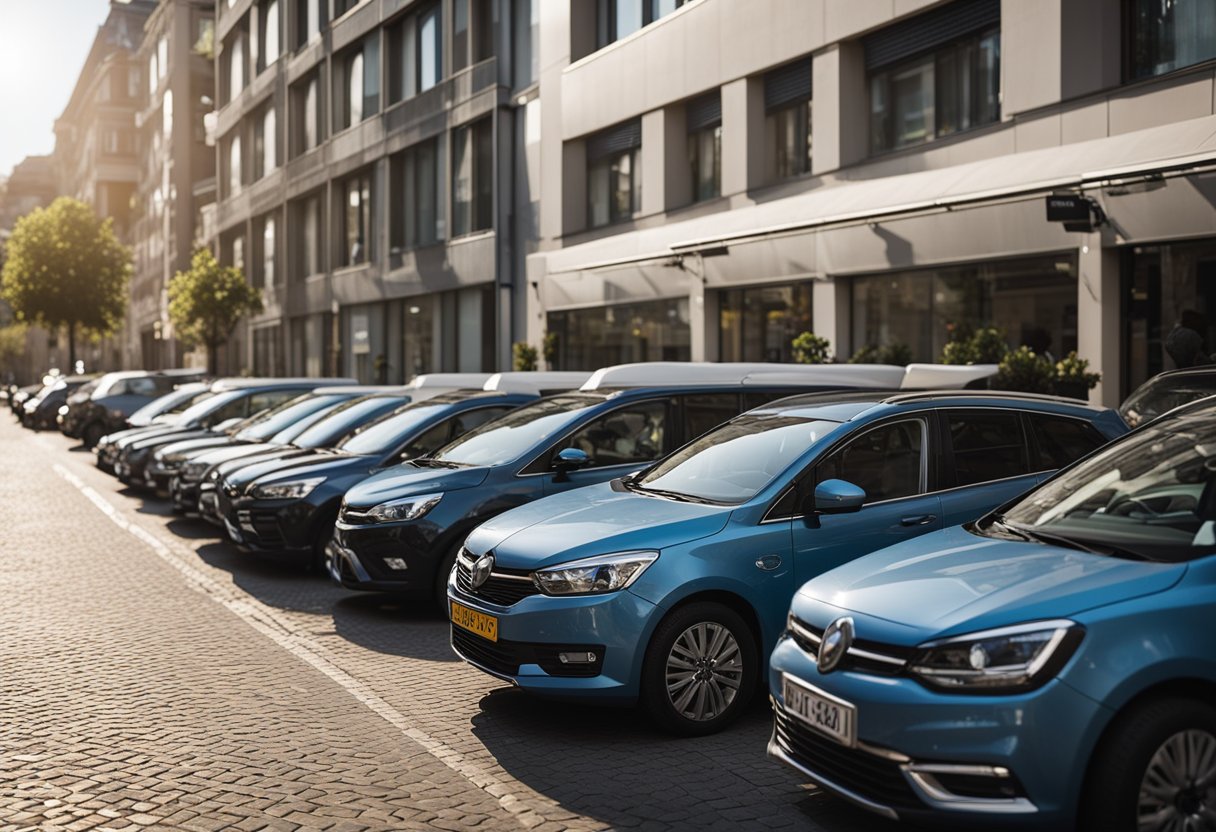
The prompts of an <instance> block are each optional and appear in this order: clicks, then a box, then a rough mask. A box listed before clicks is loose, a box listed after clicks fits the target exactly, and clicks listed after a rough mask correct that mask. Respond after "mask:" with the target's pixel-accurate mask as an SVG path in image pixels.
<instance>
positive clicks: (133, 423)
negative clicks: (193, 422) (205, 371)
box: [93, 382, 215, 474]
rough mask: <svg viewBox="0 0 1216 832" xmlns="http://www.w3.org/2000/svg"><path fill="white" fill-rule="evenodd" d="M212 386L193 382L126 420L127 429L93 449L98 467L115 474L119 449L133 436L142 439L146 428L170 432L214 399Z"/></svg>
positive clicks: (109, 436) (105, 438)
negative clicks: (200, 405) (192, 410)
mask: <svg viewBox="0 0 1216 832" xmlns="http://www.w3.org/2000/svg"><path fill="white" fill-rule="evenodd" d="M212 386H213V385H211V384H205V383H203V382H190V383H188V384H183V385H181V386H179V387H177V388H176V389H175V390H174V391H173V392H172V393H166V394H165V395H163V396H161V397H160V398H159V399H153V400H152V401H150V402H148V403H147V404H146V405H144V406H143V407H141V408H140V409H139V410H137V411H135V412H134V413H132V414H131V415H130V416H128V417H127V427H125V428H123V429H121V430H117V431H115V432H114V433H107V434H106V435H105V436H103V437H101V439H99V440H98V442H97V444H96V445H94V446H93V453H94V454H96V456H97V467H98V468H100V469H102V470H103V471H105V472H106V473H108V474H112V473H114V464H115V463H116V462H117V461H118V449H119V447H120V445H121V443H122V442H123V440H125V439H127V438H128V437H130V436H136V435H140V434H142V433H143V432H144V430H145V429H146V428H149V427H154V426H155V427H160V428H168V427H171V426H173V425H175V424H177V422H178V420H180V419H181V416H182V414H183V413H185V412H186V411H187V410H189V409H190V408H191V407H193V406H194V405H196V404H198V403H199V402H201V401H203V400H204V399H209V398H211V397H212V396H214V395H215V393H213V392H212V390H211V388H212Z"/></svg>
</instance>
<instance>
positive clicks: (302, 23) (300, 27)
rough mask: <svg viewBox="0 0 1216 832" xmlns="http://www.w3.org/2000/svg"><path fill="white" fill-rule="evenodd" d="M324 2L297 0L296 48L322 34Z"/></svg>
mask: <svg viewBox="0 0 1216 832" xmlns="http://www.w3.org/2000/svg"><path fill="white" fill-rule="evenodd" d="M326 5H328V4H327V3H325V2H324V0H296V44H295V45H296V48H297V49H298V48H300V47H301V46H304V45H305V44H307V43H308V42H309V41H311V40H312V39H313V38H315V37H317V36H318V35H320V34H321V25H322V22H323V17H322V15H323V14H324V9H325V6H326Z"/></svg>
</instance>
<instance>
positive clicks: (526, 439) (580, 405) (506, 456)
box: [435, 396, 604, 465]
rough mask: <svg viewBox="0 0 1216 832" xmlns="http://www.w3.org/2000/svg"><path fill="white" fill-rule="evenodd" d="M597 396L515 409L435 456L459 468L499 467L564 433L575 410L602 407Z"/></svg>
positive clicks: (576, 413)
mask: <svg viewBox="0 0 1216 832" xmlns="http://www.w3.org/2000/svg"><path fill="white" fill-rule="evenodd" d="M603 402H604V400H603V398H601V397H599V396H554V397H553V398H551V399H541V400H540V401H537V402H533V403H532V404H528V405H524V406H523V407H520V408H516V409H515V410H513V411H511V412H510V413H508V414H507V415H505V416H503V417H501V418H499V419H494V420H492V421H489V422H486V423H485V424H484V425H482V426H481V427H479V428H476V429H475V430H471V431H469V432H468V433H466V434H465V435H464V436H461V437H458V438H457V439H455V440H454V441H453V442H452V443H451V444H450V445H448V446H447V447H445V448H441V449H440V450H439V452H438V453H436V454H435V457H436V459H442V460H444V461H445V462H454V463H457V464H462V465H502V464H503V463H506V462H510V461H512V460H514V459H518V458H519V457H521V456H523V455H524V454H526V453H528V452H529V451H531V450H532V449H533V448H534V447H535V446H536V444H537V443H538V442H541V441H543V440H546V439H549V438H550V437H552V436H554V435H555V434H558V433H560V432H561V431H563V430H565V429H566V428H567V427H568V426H569V425H570V423H571V422H574V421H576V420H577V419H578V417H579V411H581V410H585V409H586V408H589V407H594V406H596V405H599V404H603Z"/></svg>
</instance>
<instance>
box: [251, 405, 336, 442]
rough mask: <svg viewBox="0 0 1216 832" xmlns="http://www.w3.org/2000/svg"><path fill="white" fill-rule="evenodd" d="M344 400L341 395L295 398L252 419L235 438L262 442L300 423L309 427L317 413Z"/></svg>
mask: <svg viewBox="0 0 1216 832" xmlns="http://www.w3.org/2000/svg"><path fill="white" fill-rule="evenodd" d="M345 398H346V397H345V396H341V395H323V396H316V395H313V394H311V393H306V394H304V395H303V396H297V397H296V398H294V399H290V400H288V401H286V402H283V404H281V405H279V406H278V407H274V408H271V409H270V410H267V411H266V412H265V413H261V414H259V415H258V416H256V417H254V419H252V420H251V422H250V424H249V425H247V426H246V427H243V428H241V430H239V431H237V433H236V438H237V439H240V440H244V441H248V442H264V441H266V440H267V439H269V438H270V437H272V436H274V435H275V434H276V433H279V432H280V431H282V430H286V429H287V428H291V427H293V426H295V425H298V424H299V423H300V422H303V423H304V425H305V426H307V425H311V424H312V423H313V422H314V421H316V418H317V415H318V411H323V410H324V409H325V408H328V407H332V406H333V405H335V404H337V403H338V402H340V401H343V400H344V399H345Z"/></svg>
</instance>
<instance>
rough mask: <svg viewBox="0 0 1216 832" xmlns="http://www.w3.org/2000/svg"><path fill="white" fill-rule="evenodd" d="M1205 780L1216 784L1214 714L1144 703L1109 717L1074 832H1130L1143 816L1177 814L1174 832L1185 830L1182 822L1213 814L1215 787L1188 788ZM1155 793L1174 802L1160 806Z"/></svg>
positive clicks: (1197, 705)
mask: <svg viewBox="0 0 1216 832" xmlns="http://www.w3.org/2000/svg"><path fill="white" fill-rule="evenodd" d="M1196 752H1199V753H1196ZM1179 756H1181V759H1179ZM1199 769H1202V770H1199ZM1204 777H1206V778H1208V779H1209V780H1212V779H1216V708H1213V707H1212V706H1211V705H1208V704H1206V703H1203V702H1200V701H1198V700H1195V699H1189V698H1180V697H1169V698H1161V699H1153V700H1151V701H1149V702H1145V703H1144V704H1141V705H1138V706H1136V707H1133V708H1132V709H1130V710H1128V711H1126V712H1124V713H1122V714H1120V715H1119V716H1118V717H1116V719H1115V722H1114V723H1113V724H1112V725H1111V727H1110V728H1109V729H1108V730H1107V733H1106V736H1105V737H1104V738H1103V740H1102V742H1100V743H1099V744H1098V747H1097V749H1096V750H1095V751H1094V756H1093V761H1092V763H1091V764H1090V770H1089V772H1088V775H1087V777H1086V781H1085V790H1084V794H1083V795H1082V801H1081V823H1080V828H1081V829H1083V830H1085V831H1086V832H1098V830H1101V832H1133V830H1135V829H1137V827H1138V821H1139V818H1140V816H1141V813H1142V812H1143V813H1145V814H1154V813H1156V812H1158V811H1161V812H1173V813H1176V818H1177V826H1176V828H1178V829H1183V828H1187V829H1189V828H1191V827H1190V826H1189V825H1186V819H1187V818H1188V817H1190V816H1192V815H1199V814H1200V809H1203V810H1205V811H1206V812H1207V813H1212V812H1216V786H1214V785H1211V784H1210V783H1209V784H1208V786H1207V788H1202V787H1200V788H1196V787H1195V786H1194V782H1195V781H1196V780H1202V779H1203V778H1204ZM1150 785H1152V786H1154V787H1155V788H1154V789H1152V790H1150V789H1149V787H1150ZM1162 790H1164V791H1166V792H1174V791H1175V790H1176V794H1174V795H1173V796H1172V797H1170V798H1163V797H1161V796H1160V795H1159V793H1160V791H1162ZM1153 792H1158V794H1154V793H1153ZM1208 817H1211V815H1210V814H1208ZM1154 828H1162V829H1165V828H1175V827H1173V826H1168V825H1162V826H1160V827H1154ZM1195 828H1197V829H1198V828H1206V827H1198V826H1197V827H1195Z"/></svg>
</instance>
